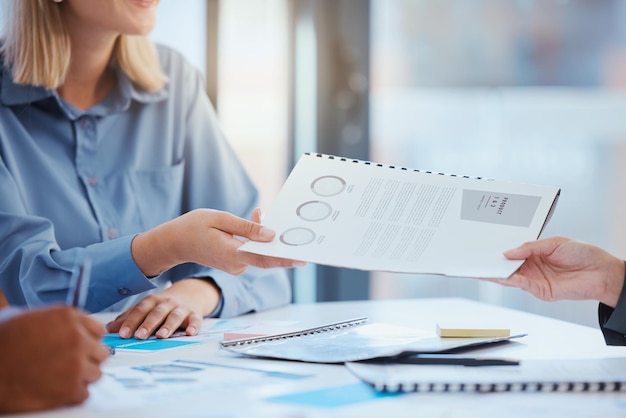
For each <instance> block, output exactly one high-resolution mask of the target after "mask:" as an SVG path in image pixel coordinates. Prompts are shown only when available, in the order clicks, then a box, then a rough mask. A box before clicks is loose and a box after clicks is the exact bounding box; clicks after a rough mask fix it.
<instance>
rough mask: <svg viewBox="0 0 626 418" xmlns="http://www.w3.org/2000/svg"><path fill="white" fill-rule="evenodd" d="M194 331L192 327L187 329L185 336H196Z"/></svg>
mask: <svg viewBox="0 0 626 418" xmlns="http://www.w3.org/2000/svg"><path fill="white" fill-rule="evenodd" d="M196 332H197V331H196V329H195V328H194V327H189V328H187V335H196Z"/></svg>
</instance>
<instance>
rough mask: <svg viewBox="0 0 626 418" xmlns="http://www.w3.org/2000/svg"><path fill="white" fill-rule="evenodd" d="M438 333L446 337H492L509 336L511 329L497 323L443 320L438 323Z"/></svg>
mask: <svg viewBox="0 0 626 418" xmlns="http://www.w3.org/2000/svg"><path fill="white" fill-rule="evenodd" d="M437 334H439V336H440V337H444V338H483V337H484V338H490V337H508V336H510V335H511V330H510V329H509V328H506V327H503V326H500V325H497V324H484V323H483V324H480V323H472V322H470V321H442V322H438V323H437Z"/></svg>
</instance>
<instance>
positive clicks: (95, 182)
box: [87, 176, 98, 187]
mask: <svg viewBox="0 0 626 418" xmlns="http://www.w3.org/2000/svg"><path fill="white" fill-rule="evenodd" d="M87 184H89V185H90V186H91V187H96V186H97V185H98V177H95V176H89V177H88V178H87Z"/></svg>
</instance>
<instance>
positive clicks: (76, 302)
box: [67, 255, 91, 309]
mask: <svg viewBox="0 0 626 418" xmlns="http://www.w3.org/2000/svg"><path fill="white" fill-rule="evenodd" d="M90 281H91V258H90V257H89V256H88V255H85V257H84V258H83V260H82V262H81V263H80V265H79V266H78V269H76V270H75V271H74V274H72V279H71V280H70V289H69V292H68V294H67V304H68V305H70V306H73V307H74V308H77V309H84V308H85V303H86V302H87V293H88V292H89V282H90Z"/></svg>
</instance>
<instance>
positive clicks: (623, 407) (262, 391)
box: [37, 298, 626, 418]
mask: <svg viewBox="0 0 626 418" xmlns="http://www.w3.org/2000/svg"><path fill="white" fill-rule="evenodd" d="M360 316H367V317H368V318H369V321H370V322H385V323H393V324H398V325H405V326H411V327H415V328H419V329H428V330H433V329H434V328H435V324H436V322H437V321H446V320H455V319H459V318H465V317H474V318H483V319H485V320H487V319H493V318H497V319H498V320H499V321H502V322H504V323H506V324H508V326H509V327H510V328H511V331H512V333H514V334H515V333H527V334H528V335H527V336H526V337H524V338H522V339H520V340H517V341H516V342H514V343H508V344H505V345H497V346H494V347H489V348H484V349H481V350H479V351H478V352H476V354H475V355H477V356H481V355H489V356H492V355H497V356H506V357H513V358H519V359H530V358H555V359H556V358H598V357H624V361H626V347H623V348H622V347H607V346H606V345H605V344H604V339H603V337H602V334H601V332H600V331H599V329H595V328H590V327H585V326H581V325H577V324H573V323H568V322H564V321H560V320H556V319H551V318H546V317H541V316H538V315H534V314H529V313H525V312H521V311H516V310H511V309H506V308H502V307H498V306H492V305H488V304H483V303H478V302H474V301H470V300H465V299H456V298H454V299H453V298H442V299H411V300H388V301H358V302H333V303H317V304H301V305H290V306H287V307H285V308H281V309H277V310H273V311H268V312H263V313H258V314H252V315H246V316H244V317H241V319H249V320H259V321H260V320H267V321H276V320H281V321H289V322H293V323H297V328H308V327H311V326H317V325H323V324H327V323H332V322H335V321H338V320H344V319H351V318H356V317H360ZM98 317H100V318H101V319H102V320H103V321H104V320H107V319H109V317H107V316H102V315H100V316H98ZM174 359H179V360H185V361H190V362H203V363H207V362H210V363H216V364H221V365H226V366H231V367H233V366H234V367H242V368H244V369H247V368H255V369H261V370H268V371H278V372H286V373H292V374H297V375H304V376H308V377H303V378H300V379H295V378H292V379H285V378H275V377H267V376H264V375H263V374H262V373H259V372H255V371H249V370H238V369H236V368H227V367H214V370H215V373H214V377H213V375H212V377H211V379H212V380H213V381H212V382H209V383H206V382H205V384H204V385H203V386H202V385H199V386H198V387H191V388H189V386H187V390H185V391H184V392H182V393H181V392H180V391H177V390H176V385H175V384H173V385H172V386H171V387H172V390H171V392H170V391H169V390H168V391H167V392H166V393H163V391H162V390H161V392H159V394H158V395H157V396H155V397H154V398H153V399H143V398H142V399H141V400H137V402H136V404H134V405H133V404H125V403H124V402H123V401H122V400H123V398H124V397H119V396H108V397H107V396H106V395H103V394H102V393H101V392H97V393H96V395H94V396H92V398H91V399H90V400H89V401H88V402H87V403H86V404H85V405H83V406H81V407H77V408H66V409H63V410H59V411H53V412H48V413H44V414H37V416H44V417H57V416H58V417H61V416H62V417H110V416H116V417H126V416H129V417H131V416H132V417H144V416H145V417H262V416H267V417H291V418H296V417H298V418H299V417H330V416H332V417H379V416H380V417H403V416H406V417H414V416H424V417H468V416H469V417H474V416H475V417H481V418H484V417H489V416H506V417H516V416H519V417H526V416H531V415H532V416H544V417H561V416H562V417H583V416H585V417H586V416H594V417H613V416H615V417H617V416H626V394H611V393H607V394H602V393H600V394H594V393H582V394H567V393H510V394H509V393H496V394H463V393H461V394H454V393H442V394H406V395H401V396H390V397H381V396H380V395H378V396H377V395H375V394H374V392H370V391H368V390H369V388H367V387H365V386H364V385H363V384H362V383H361V382H360V381H359V380H358V379H356V378H355V377H354V376H352V375H351V374H350V373H349V372H348V371H347V370H346V369H345V367H344V366H342V365H327V364H310V363H301V362H289V361H272V360H261V359H251V358H239V357H237V356H235V355H233V354H231V353H229V352H226V351H224V350H220V349H219V348H218V343H217V342H205V343H201V344H195V345H189V346H185V347H180V348H174V349H168V350H161V351H156V352H149V353H146V352H142V353H131V352H124V351H121V350H120V351H119V352H118V353H117V354H116V355H115V356H113V357H111V358H110V359H109V360H108V361H107V363H106V364H105V370H106V371H110V370H116V369H115V368H116V367H118V366H120V367H122V368H125V367H128V366H139V365H151V364H155V363H159V362H164V361H172V360H174ZM186 364H193V363H186ZM128 392H129V393H127V394H125V395H127V396H126V397H131V398H132V396H130V394H131V393H132V390H129V391H128ZM155 393H156V392H155ZM332 402H336V403H337V405H339V406H328V404H329V403H332Z"/></svg>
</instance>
